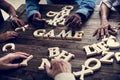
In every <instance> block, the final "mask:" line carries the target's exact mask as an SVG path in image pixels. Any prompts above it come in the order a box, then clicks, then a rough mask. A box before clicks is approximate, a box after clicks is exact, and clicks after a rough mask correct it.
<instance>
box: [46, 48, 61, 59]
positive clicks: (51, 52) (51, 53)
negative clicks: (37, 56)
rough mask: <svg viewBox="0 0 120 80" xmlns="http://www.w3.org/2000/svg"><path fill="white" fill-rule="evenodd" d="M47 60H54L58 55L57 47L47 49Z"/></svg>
mask: <svg viewBox="0 0 120 80" xmlns="http://www.w3.org/2000/svg"><path fill="white" fill-rule="evenodd" d="M48 50H49V58H54V57H56V56H58V55H59V54H60V49H59V48H58V47H52V48H48Z"/></svg>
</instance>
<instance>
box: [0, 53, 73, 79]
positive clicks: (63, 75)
mask: <svg viewBox="0 0 120 80" xmlns="http://www.w3.org/2000/svg"><path fill="white" fill-rule="evenodd" d="M28 56H29V54H27V53H24V52H16V53H9V54H8V55H6V56H4V57H1V58H0V70H10V69H15V68H19V67H21V64H20V63H12V61H14V60H16V59H20V58H22V59H26V58H27V57H28ZM51 67H52V68H51ZM51 67H49V66H47V65H45V69H46V72H47V74H48V75H49V76H50V77H52V78H54V80H75V77H74V75H73V74H72V73H71V64H70V63H69V62H66V61H63V60H62V59H54V60H52V61H51Z"/></svg>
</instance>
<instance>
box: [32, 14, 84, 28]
mask: <svg viewBox="0 0 120 80" xmlns="http://www.w3.org/2000/svg"><path fill="white" fill-rule="evenodd" d="M31 19H32V23H33V24H34V25H39V27H40V26H44V25H45V23H46V22H45V20H43V19H41V14H40V13H35V14H33V15H32V17H31ZM81 24H82V19H81V16H80V14H77V13H75V14H72V15H70V16H68V17H67V18H66V21H65V26H67V27H69V28H80V27H81Z"/></svg>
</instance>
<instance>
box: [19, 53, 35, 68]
mask: <svg viewBox="0 0 120 80" xmlns="http://www.w3.org/2000/svg"><path fill="white" fill-rule="evenodd" d="M32 58H33V55H30V56H29V57H28V58H27V59H25V60H23V61H22V62H21V63H20V64H21V65H22V66H27V65H28V61H30V60H31V59H32Z"/></svg>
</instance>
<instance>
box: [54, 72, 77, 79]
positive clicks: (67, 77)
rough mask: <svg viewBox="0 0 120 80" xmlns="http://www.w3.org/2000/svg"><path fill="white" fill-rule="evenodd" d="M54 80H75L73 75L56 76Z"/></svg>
mask: <svg viewBox="0 0 120 80" xmlns="http://www.w3.org/2000/svg"><path fill="white" fill-rule="evenodd" d="M54 80H75V77H74V75H73V74H72V73H60V74H58V75H56V76H55V78H54Z"/></svg>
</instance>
